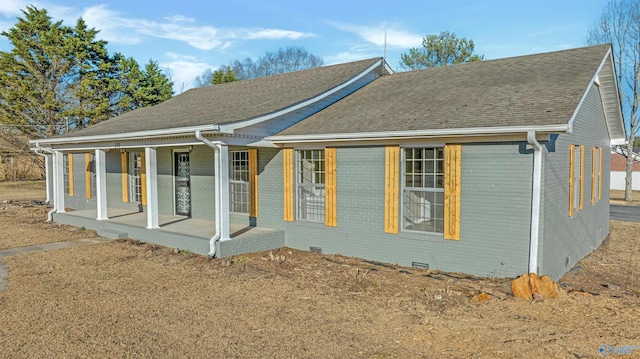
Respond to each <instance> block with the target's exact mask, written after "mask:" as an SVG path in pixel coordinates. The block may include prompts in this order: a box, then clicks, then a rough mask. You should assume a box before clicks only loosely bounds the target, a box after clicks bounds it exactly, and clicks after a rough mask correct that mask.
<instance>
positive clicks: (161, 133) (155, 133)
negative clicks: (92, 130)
mask: <svg viewBox="0 0 640 359" xmlns="http://www.w3.org/2000/svg"><path fill="white" fill-rule="evenodd" d="M195 131H214V132H220V131H219V126H218V125H205V126H191V127H179V128H171V129H162V130H149V131H138V132H126V133H116V134H110V135H94V136H78V137H56V138H43V139H36V140H30V141H29V143H32V144H41V145H42V144H63V143H83V142H100V141H109V140H111V141H117V140H121V141H122V140H132V139H133V140H136V139H143V138H153V137H166V136H175V135H184V134H186V133H195Z"/></svg>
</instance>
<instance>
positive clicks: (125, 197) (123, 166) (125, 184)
mask: <svg viewBox="0 0 640 359" xmlns="http://www.w3.org/2000/svg"><path fill="white" fill-rule="evenodd" d="M127 155H128V153H127V152H120V173H121V176H122V202H124V203H127V202H129V176H128V171H127Z"/></svg>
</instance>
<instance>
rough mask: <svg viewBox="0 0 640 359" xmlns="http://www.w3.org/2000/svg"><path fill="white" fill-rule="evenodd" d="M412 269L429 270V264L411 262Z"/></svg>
mask: <svg viewBox="0 0 640 359" xmlns="http://www.w3.org/2000/svg"><path fill="white" fill-rule="evenodd" d="M411 266H412V267H413V268H421V269H429V263H421V262H411Z"/></svg>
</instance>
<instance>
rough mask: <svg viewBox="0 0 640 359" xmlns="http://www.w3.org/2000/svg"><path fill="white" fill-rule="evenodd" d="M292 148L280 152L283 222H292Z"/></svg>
mask: <svg viewBox="0 0 640 359" xmlns="http://www.w3.org/2000/svg"><path fill="white" fill-rule="evenodd" d="M293 165H294V160H293V148H285V149H283V150H282V169H283V173H282V176H283V183H284V220H285V221H286V222H293V220H294V218H295V215H294V213H295V212H294V201H293V196H294V185H293V175H294V173H293V168H294V166H293Z"/></svg>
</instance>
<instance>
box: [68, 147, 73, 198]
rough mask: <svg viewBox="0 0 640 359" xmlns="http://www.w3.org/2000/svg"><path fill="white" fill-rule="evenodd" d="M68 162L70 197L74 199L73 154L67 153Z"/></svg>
mask: <svg viewBox="0 0 640 359" xmlns="http://www.w3.org/2000/svg"><path fill="white" fill-rule="evenodd" d="M67 161H68V163H69V173H68V176H69V196H71V197H73V191H74V189H73V153H67Z"/></svg>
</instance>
